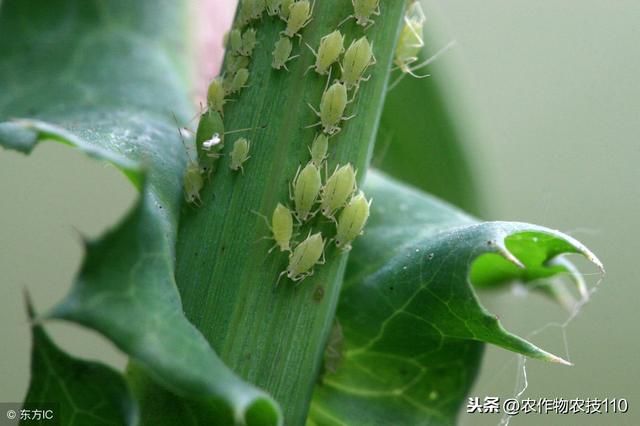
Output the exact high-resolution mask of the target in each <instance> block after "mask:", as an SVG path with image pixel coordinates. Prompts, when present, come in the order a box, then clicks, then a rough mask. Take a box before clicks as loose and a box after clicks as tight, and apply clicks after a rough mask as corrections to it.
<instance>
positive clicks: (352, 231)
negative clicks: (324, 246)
mask: <svg viewBox="0 0 640 426" xmlns="http://www.w3.org/2000/svg"><path fill="white" fill-rule="evenodd" d="M370 206H371V201H367V199H366V198H365V196H364V194H363V193H362V191H360V193H358V195H356V196H355V197H353V198H351V200H350V201H349V203H348V204H347V206H346V207H345V208H344V209H343V210H342V212H341V213H340V217H339V218H338V223H337V224H336V228H337V232H336V236H335V237H334V240H335V242H336V247H338V248H340V249H341V250H343V251H349V250H351V243H352V242H353V240H355V239H356V237H358V236H359V235H362V233H363V229H364V226H365V224H366V223H367V219H369V208H370Z"/></svg>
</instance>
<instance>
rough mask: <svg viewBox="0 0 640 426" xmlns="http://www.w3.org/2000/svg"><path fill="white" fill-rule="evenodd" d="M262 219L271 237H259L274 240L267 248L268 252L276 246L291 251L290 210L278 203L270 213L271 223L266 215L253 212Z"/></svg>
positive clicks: (291, 222) (291, 227)
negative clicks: (271, 245)
mask: <svg viewBox="0 0 640 426" xmlns="http://www.w3.org/2000/svg"><path fill="white" fill-rule="evenodd" d="M253 213H255V214H257V215H258V216H260V217H261V218H263V219H264V222H265V223H266V224H267V228H269V230H270V231H271V235H272V236H271V237H263V238H261V239H272V240H274V241H275V244H274V245H273V247H271V248H270V249H269V253H271V252H272V251H273V249H275V248H276V247H278V248H280V251H288V252H291V238H292V236H293V216H292V214H291V210H289V209H288V208H287V207H285V206H284V205H282V204H280V203H278V205H277V206H276V208H275V209H274V210H273V214H272V215H271V224H269V221H268V220H267V218H266V216H264V215H262V214H260V213H258V212H255V211H254V212H253Z"/></svg>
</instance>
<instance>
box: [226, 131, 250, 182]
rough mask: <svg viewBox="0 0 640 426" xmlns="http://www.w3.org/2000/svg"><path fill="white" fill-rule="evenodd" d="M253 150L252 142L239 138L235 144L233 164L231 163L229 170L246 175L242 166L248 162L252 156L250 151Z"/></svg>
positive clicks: (232, 152) (232, 156) (232, 154)
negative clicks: (238, 171)
mask: <svg viewBox="0 0 640 426" xmlns="http://www.w3.org/2000/svg"><path fill="white" fill-rule="evenodd" d="M250 149H251V142H249V141H248V140H247V139H245V138H238V139H236V141H235V142H234V144H233V149H232V150H231V163H229V168H230V169H231V170H240V171H241V172H242V173H243V174H244V168H243V167H242V165H243V164H244V162H245V161H247V160H248V159H249V158H251V156H250V155H249V150H250Z"/></svg>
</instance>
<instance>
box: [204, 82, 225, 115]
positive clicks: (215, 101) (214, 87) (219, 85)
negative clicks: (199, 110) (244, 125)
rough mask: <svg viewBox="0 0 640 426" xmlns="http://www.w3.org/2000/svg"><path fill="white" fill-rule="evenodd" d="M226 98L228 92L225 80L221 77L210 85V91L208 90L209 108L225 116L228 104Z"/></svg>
mask: <svg viewBox="0 0 640 426" xmlns="http://www.w3.org/2000/svg"><path fill="white" fill-rule="evenodd" d="M225 96H226V91H225V88H224V82H223V79H222V78H220V77H216V78H214V79H213V80H212V81H211V83H210V84H209V89H208V90H207V106H208V108H209V109H212V110H214V111H216V112H219V113H220V114H221V115H222V114H224V104H225V103H226V100H225Z"/></svg>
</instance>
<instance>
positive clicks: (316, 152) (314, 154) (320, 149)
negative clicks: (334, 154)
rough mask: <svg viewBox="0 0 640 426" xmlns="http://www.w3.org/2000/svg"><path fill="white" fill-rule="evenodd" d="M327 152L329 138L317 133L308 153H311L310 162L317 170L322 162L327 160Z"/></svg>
mask: <svg viewBox="0 0 640 426" xmlns="http://www.w3.org/2000/svg"><path fill="white" fill-rule="evenodd" d="M328 150H329V137H328V136H327V135H325V134H324V133H318V134H317V135H316V137H315V138H314V139H313V143H311V147H310V148H309V152H310V153H311V162H312V163H313V164H315V166H316V167H317V168H318V169H319V168H320V166H321V165H322V163H323V162H324V160H326V158H327V151H328Z"/></svg>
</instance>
